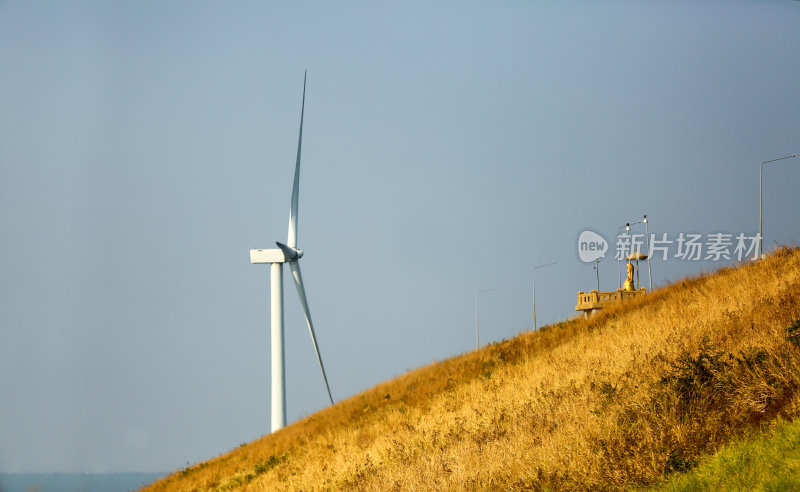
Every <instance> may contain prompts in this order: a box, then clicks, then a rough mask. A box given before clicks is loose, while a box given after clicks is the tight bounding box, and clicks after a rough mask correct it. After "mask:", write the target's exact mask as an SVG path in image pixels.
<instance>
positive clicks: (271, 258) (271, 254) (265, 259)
mask: <svg viewBox="0 0 800 492" xmlns="http://www.w3.org/2000/svg"><path fill="white" fill-rule="evenodd" d="M276 244H277V245H278V248H279V249H276V248H273V249H251V250H250V263H253V264H256V263H287V262H289V261H297V260H299V259H300V258H302V257H303V250H302V249H297V248H292V247H290V246H286V245H285V244H282V243H276Z"/></svg>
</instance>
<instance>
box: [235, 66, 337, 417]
mask: <svg viewBox="0 0 800 492" xmlns="http://www.w3.org/2000/svg"><path fill="white" fill-rule="evenodd" d="M305 106H306V77H305V75H304V76H303V105H302V107H301V109H300V137H299V138H298V139H297V163H296V164H295V168H294V185H293V186H292V205H291V208H290V209H289V238H288V239H287V241H286V244H282V243H275V244H277V245H278V249H251V250H250V263H269V265H270V284H271V286H270V298H271V303H270V304H271V307H270V313H271V320H270V324H271V328H272V335H271V347H272V432H275V431H277V430H278V429H281V428H283V427H284V426H285V425H286V387H285V386H286V378H285V374H284V361H283V355H284V350H283V264H284V263H288V264H289V267H290V268H291V269H292V277H293V278H294V284H295V286H296V287H297V295H298V296H299V297H300V303H301V304H302V305H303V311H305V315H306V322H307V323H308V332H309V333H310V334H311V341H312V342H313V343H314V351H315V352H316V353H317V361H319V367H320V369H322V378H323V379H324V380H325V388H327V390H328V398H330V400H331V404H333V396H331V388H330V386H328V377H327V376H326V375H325V367H324V366H323V365H322V357H320V355H319V348H318V347H317V337H316V336H315V335H314V325H313V324H312V323H311V312H310V311H309V309H308V301H307V300H306V290H305V288H304V287H303V276H302V275H301V274H300V263H299V260H300V258H302V257H303V251H302V250H300V249H297V201H298V194H299V191H300V190H299V188H300V148H301V146H302V144H303V113H304V112H305Z"/></svg>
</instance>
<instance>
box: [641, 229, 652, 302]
mask: <svg viewBox="0 0 800 492" xmlns="http://www.w3.org/2000/svg"><path fill="white" fill-rule="evenodd" d="M642 222H644V233H645V235H646V236H647V278H648V279H650V292H652V291H653V270H651V269H650V256H651V255H650V253H651V251H650V229H649V228H648V227H647V214H644V220H643V221H642Z"/></svg>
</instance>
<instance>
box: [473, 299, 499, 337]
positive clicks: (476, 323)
mask: <svg viewBox="0 0 800 492" xmlns="http://www.w3.org/2000/svg"><path fill="white" fill-rule="evenodd" d="M493 290H494V288H491V289H484V290H479V291H478V292H476V293H475V350H478V348H480V346H481V337H480V332H479V331H478V296H479V295H481V294H484V293H486V292H491V291H493Z"/></svg>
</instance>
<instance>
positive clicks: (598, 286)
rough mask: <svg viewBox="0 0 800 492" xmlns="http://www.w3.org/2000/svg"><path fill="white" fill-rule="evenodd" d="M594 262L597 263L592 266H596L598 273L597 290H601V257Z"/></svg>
mask: <svg viewBox="0 0 800 492" xmlns="http://www.w3.org/2000/svg"><path fill="white" fill-rule="evenodd" d="M594 263H595V264H594V265H593V266H592V268H594V270H595V273H596V274H597V292H600V258H598V259H596V260H594Z"/></svg>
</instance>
